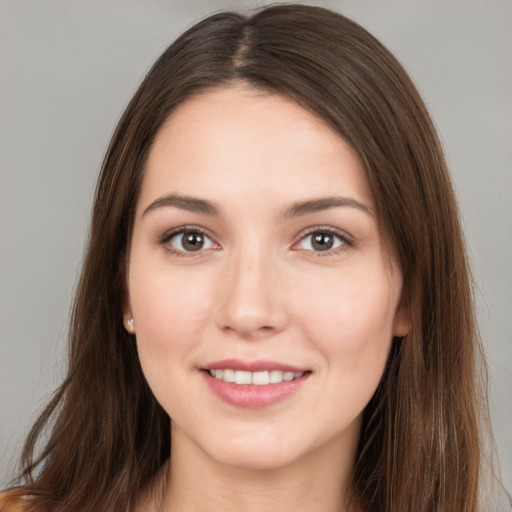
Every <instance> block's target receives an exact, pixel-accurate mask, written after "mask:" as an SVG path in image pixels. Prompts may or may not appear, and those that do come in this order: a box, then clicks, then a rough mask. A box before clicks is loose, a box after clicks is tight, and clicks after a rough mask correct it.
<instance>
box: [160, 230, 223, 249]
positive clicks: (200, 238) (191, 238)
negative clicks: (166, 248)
mask: <svg viewBox="0 0 512 512" xmlns="http://www.w3.org/2000/svg"><path fill="white" fill-rule="evenodd" d="M168 244H169V245H170V246H171V247H172V249H173V250H174V251H177V252H181V253H186V252H199V251H201V250H203V249H211V248H212V247H213V246H214V243H213V242H212V240H211V239H210V238H209V237H207V236H206V235H205V234H204V233H201V232H200V231H182V232H180V233H176V234H175V235H173V236H172V237H171V238H170V239H169V242H168Z"/></svg>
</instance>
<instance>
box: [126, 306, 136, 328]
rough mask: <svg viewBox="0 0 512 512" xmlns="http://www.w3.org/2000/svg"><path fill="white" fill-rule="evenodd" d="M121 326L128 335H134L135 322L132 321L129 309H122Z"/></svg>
mask: <svg viewBox="0 0 512 512" xmlns="http://www.w3.org/2000/svg"><path fill="white" fill-rule="evenodd" d="M123 324H124V328H125V329H126V330H127V331H128V332H129V333H130V334H135V322H134V320H133V314H132V310H131V308H130V307H124V308H123Z"/></svg>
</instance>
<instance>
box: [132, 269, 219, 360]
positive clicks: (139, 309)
mask: <svg viewBox="0 0 512 512" xmlns="http://www.w3.org/2000/svg"><path fill="white" fill-rule="evenodd" d="M199 283H200V281H198V280H195V281H192V280H191V279H190V278H189V277H188V276H187V275H186V272H185V273H183V272H181V273H172V272H168V271H167V272H155V273H154V274H153V275H148V273H145V274H144V276H143V279H140V278H139V275H137V273H136V272H134V274H133V278H132V279H131V282H130V297H131V307H132V312H133V314H134V318H135V322H136V334H137V345H138V347H139V352H140V354H141V359H142V358H143V357H145V356H146V355H151V357H153V358H155V360H161V357H162V355H164V354H165V353H169V352H172V353H175V354H179V353H180V351H182V350H183V349H184V348H185V347H186V348H188V349H191V348H193V347H194V345H195V344H197V343H198V341H199V338H200V337H199V336H198V335H197V333H198V332H199V331H200V330H201V328H202V327H203V325H204V322H205V321H206V320H207V319H208V311H209V299H208V297H209V295H210V294H209V293H207V290H205V287H204V286H199Z"/></svg>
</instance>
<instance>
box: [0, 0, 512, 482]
mask: <svg viewBox="0 0 512 512" xmlns="http://www.w3.org/2000/svg"><path fill="white" fill-rule="evenodd" d="M311 3H314V4H317V5H323V6H325V7H329V8H332V9H335V10H338V11H340V12H342V13H344V14H346V15H348V16H349V17H352V18H353V19H355V20H356V21H358V22H359V23H361V24H362V25H363V26H365V27H366V28H367V29H369V30H370V31H371V32H372V33H374V34H375V35H376V36H377V37H378V38H379V39H380V40H381V41H382V42H383V43H384V44H385V45H386V46H387V47H388V48H389V49H391V50H392V51H393V52H394V53H395V55H396V56H397V57H398V58H399V60H400V61H401V62H402V63H403V64H404V65H405V67H406V69H407V70H408V71H409V72H410V74H411V75H412V77H413V79H414V81H415V82H416V84H417V85H418V87H419V89H420V91H421V93H422V94H423V96H424V98H425V100H426V103H427V105H428V106H429V108H430V111H431V113H432V116H433V118H434V121H435V123H436V126H437V127H438V129H439V132H440V136H441V139H442V142H443V144H444V147H445V149H446V154H447V158H448V162H449V164H450V168H451V171H452V173H453V178H454V181H455V186H456V191H457V195H458V198H459V201H460V205H461V211H462V216H463V219H464V227H465V232H466V235H467V239H468V243H469V246H470V250H471V259H472V263H473V266H474V273H475V277H476V280H477V283H478V287H477V288H476V289H475V295H476V302H477V306H478V317H479V321H480V326H481V330H482V334H483V338H484V341H485V346H486V350H487V355H488V359H489V363H490V367H491V391H490V401H491V411H492V418H493V422H494V427H495V433H496V438H497V442H498V448H499V454H500V457H501V462H502V476H503V480H504V482H505V483H506V485H507V486H508V487H509V489H510V488H511V487H512V343H511V332H512V270H511V267H512V172H511V170H512V169H511V163H512V62H511V54H512V2H510V1H509V0H485V1H484V0H478V1H477V0H458V1H455V0H429V1H428V2H427V1H425V0H407V1H406V0H403V1H396V0H385V1H383V0H359V1H358V0H346V1H344V0H339V1H327V0H326V1H316V2H311ZM256 5H258V4H257V3H255V2H245V1H239V2H233V1H232V2H229V1H227V0H226V1H223V0H218V1H207V0H188V1H164V0H145V1H130V0H122V1H121V0H101V1H100V0H0V488H1V487H2V486H5V485H7V482H8V479H9V478H10V477H11V476H12V471H13V468H14V465H13V464H14V457H15V454H16V453H17V451H18V450H19V447H20V443H21V440H22V438H23V436H24V435H25V434H26V432H27V429H28V427H29V425H30V423H31V422H32V421H33V420H34V419H35V417H36V415H37V411H39V410H40V409H41V407H42V405H43V404H44V403H45V401H46V400H47V399H48V397H49V395H50V393H51V391H52V390H53V389H54V388H55V386H56V385H57V384H58V383H59V381H60V380H61V378H62V376H63V373H64V363H65V337H66V329H67V320H68V314H69V304H70V300H71V298H72V295H73V290H74V287H75V284H76V280H77V274H78V271H79V266H80V262H81V258H82V252H83V246H84V239H85V236H86V233H87V229H88V228H87V226H88V220H89V210H90V207H91V201H92V197H93V191H94V185H95V180H96V177H97V174H98V171H99V168H100V165H101V162H102V158H103V155H104V152H105V149H106V146H107V144H108V141H109V138H110V136H111V134H112V132H113V129H114V126H115V124H116V122H117V120H118V118H119V116H120V114H121V112H122V110H123V108H124V107H125V106H126V104H127V102H128V100H129V98H130V97H131V95H132V94H133V92H134V91H135V89H136V87H137V85H138V83H139V82H140V80H141V79H142V77H143V75H144V74H145V72H146V71H147V70H148V69H149V67H150V65H151V64H152V62H153V61H154V60H155V59H156V57H158V56H159V54H160V53H161V52H162V51H163V50H164V49H165V48H166V47H167V46H168V45H169V44H170V42H172V40H173V39H174V38H175V37H176V36H177V35H178V34H179V33H181V32H182V31H183V30H184V29H185V28H187V27H189V26H190V25H191V24H193V23H194V22H195V21H197V20H198V19H200V18H202V17H204V16H205V15H207V14H209V13H211V12H212V11H215V10H219V9H222V8H226V7H229V8H244V7H247V6H251V7H254V6H256ZM259 5H262V3H261V2H260V3H259Z"/></svg>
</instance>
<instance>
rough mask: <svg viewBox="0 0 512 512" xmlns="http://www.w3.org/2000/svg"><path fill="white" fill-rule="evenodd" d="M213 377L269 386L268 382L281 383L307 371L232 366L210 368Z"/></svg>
mask: <svg viewBox="0 0 512 512" xmlns="http://www.w3.org/2000/svg"><path fill="white" fill-rule="evenodd" d="M208 371H209V373H210V375H211V376H212V377H215V378H216V379H218V380H223V381H224V382H230V383H234V384H245V385H247V384H250V385H253V386H267V385H268V384H279V383H281V382H289V381H292V380H294V379H299V378H300V377H302V376H303V375H304V373H305V372H288V371H282V370H268V371H267V370H265V371H258V372H250V371H244V370H233V369H230V368H226V369H216V370H208Z"/></svg>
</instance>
